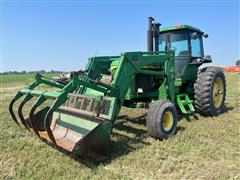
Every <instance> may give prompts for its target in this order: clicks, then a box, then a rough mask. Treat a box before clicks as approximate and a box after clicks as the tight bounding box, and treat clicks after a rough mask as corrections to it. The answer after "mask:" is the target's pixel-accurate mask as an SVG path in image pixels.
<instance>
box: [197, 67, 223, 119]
mask: <svg viewBox="0 0 240 180" xmlns="http://www.w3.org/2000/svg"><path fill="white" fill-rule="evenodd" d="M194 93H195V95H194V99H195V100H194V105H195V108H196V110H197V112H198V113H200V114H201V115H204V116H217V115H218V114H220V113H221V112H223V111H224V101H225V97H226V80H225V76H224V73H223V71H222V69H221V68H219V67H207V68H204V69H202V70H201V71H200V72H199V74H198V78H197V80H196V82H195V84H194Z"/></svg>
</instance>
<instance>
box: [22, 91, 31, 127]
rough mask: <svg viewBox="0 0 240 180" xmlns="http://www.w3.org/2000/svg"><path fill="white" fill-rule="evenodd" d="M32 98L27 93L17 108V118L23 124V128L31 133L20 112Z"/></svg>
mask: <svg viewBox="0 0 240 180" xmlns="http://www.w3.org/2000/svg"><path fill="white" fill-rule="evenodd" d="M32 97H33V96H32V95H31V94H29V93H28V94H27V95H26V96H25V98H24V99H23V100H22V102H21V104H20V105H19V108H18V116H19V118H20V120H21V122H22V124H23V125H24V126H25V128H26V129H28V130H29V131H31V130H30V128H29V126H28V125H27V121H26V119H25V118H24V116H23V113H22V110H23V106H24V105H25V104H26V103H27V102H28V101H30V100H31V99H32Z"/></svg>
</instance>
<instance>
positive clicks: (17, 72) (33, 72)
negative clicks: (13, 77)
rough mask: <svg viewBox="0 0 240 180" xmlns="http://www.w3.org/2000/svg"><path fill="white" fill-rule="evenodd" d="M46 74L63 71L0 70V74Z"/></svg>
mask: <svg viewBox="0 0 240 180" xmlns="http://www.w3.org/2000/svg"><path fill="white" fill-rule="evenodd" d="M36 73H40V74H46V73H54V74H61V73H64V72H63V71H55V70H51V71H45V70H40V71H6V72H0V74H36Z"/></svg>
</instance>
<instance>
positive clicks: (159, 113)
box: [146, 100, 177, 139]
mask: <svg viewBox="0 0 240 180" xmlns="http://www.w3.org/2000/svg"><path fill="white" fill-rule="evenodd" d="M146 125H147V130H148V133H149V135H150V136H151V137H153V138H155V139H166V138H169V137H171V136H172V135H174V134H175V132H176V129H177V110H176V108H175V106H174V104H173V103H171V102H170V101H167V100H160V101H157V102H155V103H154V104H153V105H152V106H151V107H150V109H149V111H148V114H147V121H146Z"/></svg>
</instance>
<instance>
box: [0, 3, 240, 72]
mask: <svg viewBox="0 0 240 180" xmlns="http://www.w3.org/2000/svg"><path fill="white" fill-rule="evenodd" d="M0 1H1V3H0V4H1V8H0V10H1V13H0V16H1V17H0V19H1V29H0V30H1V32H0V34H1V36H0V37H1V39H0V41H1V47H0V48H1V51H0V53H1V54H0V57H1V72H4V71H36V70H47V71H49V70H60V71H76V70H79V69H84V67H85V66H86V63H87V61H88V57H92V56H106V55H107V56H110V55H119V54H120V53H121V52H130V51H146V30H147V17H148V16H153V17H154V18H155V19H156V20H157V21H158V22H160V23H161V24H162V26H161V27H167V26H172V25H180V24H187V25H191V26H194V27H197V28H200V29H201V30H202V31H204V32H205V33H207V34H208V35H209V37H208V38H207V39H204V48H205V55H211V56H212V58H213V62H214V64H218V65H224V66H226V65H234V64H235V62H236V60H237V59H240V58H239V57H240V45H239V29H240V28H239V26H240V25H239V24H240V23H239V10H240V3H239V1H231V0H228V1H224V0H222V1H220V0H218V1H205V0H196V1H193V0H192V1H190V0H185V1H180V0H179V1H176V0H169V1H166V0H165V1H160V0H159V1H156V0H155V1H151V0H150V1H146V0H145V1H144V0H141V1H139V0H135V1H126V0H125V1H121V0H118V1H110V0H109V1H96V0H95V1H91V0H90V1H80V0H70V1H67V0H65V1H64V0H62V1H60V0H58V1H56V0H55V1H54V0H48V1H47V0H46V1H45V0H42V1H40V0H31V1H28V0H0Z"/></svg>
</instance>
